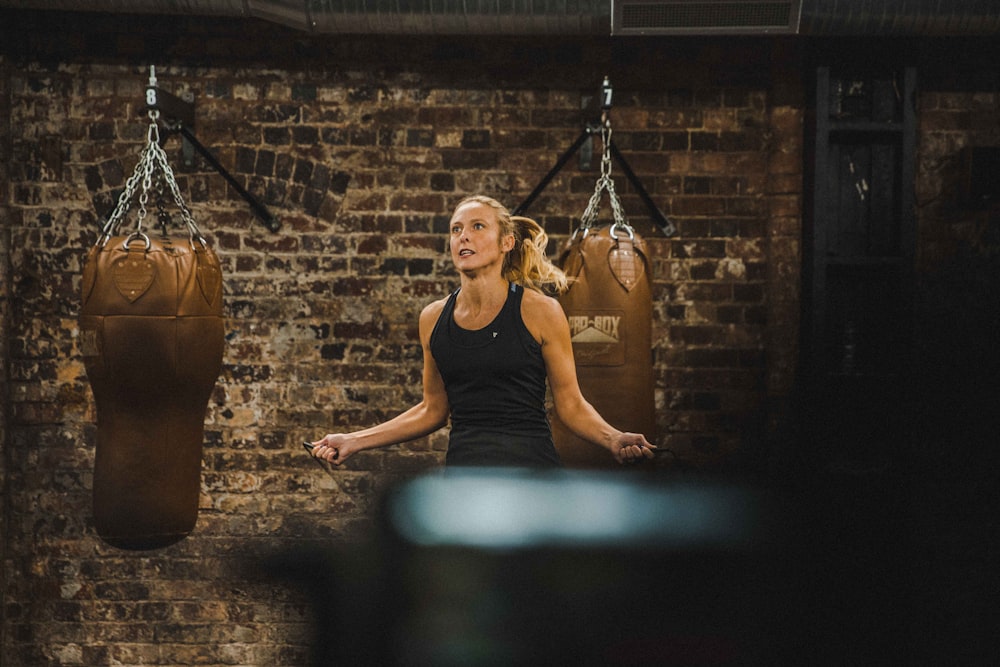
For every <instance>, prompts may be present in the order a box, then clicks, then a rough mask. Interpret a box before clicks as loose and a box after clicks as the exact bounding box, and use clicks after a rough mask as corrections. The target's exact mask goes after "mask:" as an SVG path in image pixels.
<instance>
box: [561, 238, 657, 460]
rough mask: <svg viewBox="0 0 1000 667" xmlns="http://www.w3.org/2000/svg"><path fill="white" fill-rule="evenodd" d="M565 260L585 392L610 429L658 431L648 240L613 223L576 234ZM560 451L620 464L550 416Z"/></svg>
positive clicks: (566, 300)
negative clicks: (612, 226) (615, 226)
mask: <svg viewBox="0 0 1000 667" xmlns="http://www.w3.org/2000/svg"><path fill="white" fill-rule="evenodd" d="M559 264H560V266H561V267H562V269H563V271H565V272H566V274H567V277H568V278H569V280H570V288H569V290H568V291H567V292H566V293H564V294H563V295H562V296H561V297H560V298H559V302H560V303H561V304H562V307H563V310H565V311H566V316H567V317H568V318H569V326H570V336H571V337H572V341H573V356H574V357H575V360H576V369H577V376H578V378H579V382H580V389H581V390H582V391H583V395H584V397H585V398H586V399H587V400H588V401H590V403H591V405H593V406H594V407H595V408H596V409H597V411H598V412H599V413H600V414H601V416H602V417H604V419H605V420H606V421H607V422H608V423H609V424H611V425H612V426H614V427H616V428H618V429H620V430H623V431H632V432H635V433H642V434H643V435H645V436H646V438H647V439H648V440H650V441H652V440H653V438H654V436H655V431H656V417H655V412H654V410H655V408H654V396H653V388H654V378H653V364H652V359H651V355H652V347H651V337H652V333H651V322H652V311H653V306H652V295H651V291H652V290H651V284H650V275H651V271H650V267H649V260H648V256H647V254H646V244H645V242H644V241H643V240H642V238H641V237H640V236H639V235H638V234H634V233H633V234H632V235H631V236H630V235H629V234H628V233H626V232H625V231H622V230H620V229H616V230H615V232H614V234H612V231H611V227H610V226H605V227H601V228H591V229H590V230H589V231H588V233H586V234H583V233H578V234H576V235H575V236H574V238H572V239H570V241H569V242H568V243H567V245H566V247H565V248H564V249H563V251H562V253H561V255H560V258H559ZM551 421H552V433H553V438H554V440H555V445H556V450H557V451H558V452H559V456H560V458H562V460H563V463H564V464H566V465H567V466H569V467H581V468H604V467H617V466H618V463H617V462H616V461H615V459H614V458H613V457H612V456H611V455H610V453H609V452H608V451H607V450H606V449H603V448H601V447H598V446H597V445H594V444H593V443H590V442H587V441H585V440H582V439H581V438H579V437H577V436H576V435H575V434H573V433H572V432H571V431H570V430H569V429H568V428H567V427H566V426H565V425H564V424H563V423H562V421H561V420H560V419H559V417H558V415H556V414H555V413H553V414H552V415H551Z"/></svg>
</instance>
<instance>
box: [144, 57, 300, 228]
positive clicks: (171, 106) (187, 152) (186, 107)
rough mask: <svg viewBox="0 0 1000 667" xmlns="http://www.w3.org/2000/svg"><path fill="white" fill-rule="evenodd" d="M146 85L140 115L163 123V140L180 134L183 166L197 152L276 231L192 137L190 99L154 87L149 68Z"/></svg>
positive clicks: (270, 217) (274, 222)
mask: <svg viewBox="0 0 1000 667" xmlns="http://www.w3.org/2000/svg"><path fill="white" fill-rule="evenodd" d="M149 70H150V76H149V85H148V86H147V87H146V105H145V107H144V108H143V112H144V113H149V112H157V113H158V114H159V119H160V120H161V121H162V122H163V124H164V126H165V129H166V132H165V134H164V139H163V140H164V141H165V140H166V136H167V135H168V134H169V133H174V132H176V133H178V134H180V135H181V139H182V141H183V145H182V147H181V151H182V153H183V158H184V163H185V164H186V165H189V166H190V165H191V164H192V162H193V157H194V156H193V153H194V152H195V151H197V153H198V154H199V155H201V156H202V157H203V158H204V159H205V161H206V162H208V164H209V165H211V166H212V168H213V169H215V170H216V171H217V172H219V174H221V175H222V177H223V178H224V179H226V182H227V183H229V185H231V186H232V187H233V189H234V190H236V192H237V193H238V194H239V195H240V197H242V198H243V199H244V200H245V201H246V202H247V204H249V205H250V208H251V210H253V213H254V215H255V216H257V218H258V219H259V220H260V221H261V222H263V223H264V226H265V227H267V228H268V229H269V230H270V231H272V232H277V231H278V230H280V229H281V223H280V222H278V220H277V219H276V218H275V217H274V216H273V215H271V212H270V211H268V210H267V207H266V206H264V205H263V204H262V203H261V202H260V201H258V200H257V198H256V197H254V196H253V195H252V194H251V193H250V192H249V191H247V189H246V188H244V187H243V186H242V185H241V184H240V183H239V181H237V180H236V179H235V178H234V177H233V176H232V174H230V173H229V172H228V171H227V170H226V168H225V167H224V166H222V163H220V162H219V160H218V159H217V158H216V157H215V156H214V155H213V154H212V152H211V151H209V150H208V149H207V148H206V147H205V146H204V145H203V144H202V143H201V142H200V141H198V138H197V137H195V135H194V133H193V132H192V128H193V127H194V100H193V98H192V99H189V100H186V99H182V98H180V97H177V96H176V95H173V94H171V93H169V92H167V91H165V90H163V89H162V88H159V87H158V86H157V85H156V73H155V70H154V69H153V67H150V68H149Z"/></svg>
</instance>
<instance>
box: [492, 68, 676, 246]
mask: <svg viewBox="0 0 1000 667" xmlns="http://www.w3.org/2000/svg"><path fill="white" fill-rule="evenodd" d="M598 99H599V100H600V107H601V122H600V123H599V124H596V125H589V124H588V125H585V127H584V128H583V132H581V133H580V136H579V137H577V138H576V141H574V142H573V144H572V145H571V146H570V147H569V148H568V149H567V150H566V152H565V153H563V154H562V155H561V156H559V159H558V160H556V163H555V165H553V167H552V169H550V170H549V172H548V173H547V174H545V176H544V177H542V180H541V181H540V182H539V183H538V185H537V186H535V189H534V190H532V191H531V194H529V195H528V196H527V197H526V198H525V199H524V201H522V202H521V203H520V204H518V205H517V206H516V207H515V208H514V210H513V211H511V213H513V214H514V215H524V214H525V212H526V211H527V210H528V207H529V206H531V204H532V203H533V202H534V201H535V199H537V198H538V195H540V194H541V193H542V191H543V190H545V188H546V187H548V185H549V183H551V182H552V179H553V178H555V175H556V174H558V173H559V171H560V170H561V169H562V168H563V167H565V166H566V163H567V162H569V161H570V158H572V157H573V155H574V154H575V153H576V152H577V151H579V150H580V148H581V147H583V146H585V145H586V144H587V143H588V141H590V140H591V137H592V135H594V134H600V132H601V127H602V126H603V124H604V123H605V122H606V121H607V115H608V112H609V111H610V110H611V101H612V88H611V83H610V82H609V81H608V78H607V77H605V78H604V81H603V82H602V83H601V90H600V95H599V97H598ZM608 146H609V149H610V151H611V157H612V158H613V159H614V160H615V162H617V163H618V165H619V166H620V167H621V169H622V173H624V174H625V178H627V179H628V181H629V183H631V184H632V187H633V188H635V191H636V194H638V195H639V199H641V200H642V202H643V203H644V204H645V205H646V208H648V209H649V216H650V217H651V218H652V219H653V222H654V223H655V224H656V226H657V227H659V228H660V231H662V232H663V235H664V236H673V235H674V234H676V233H677V227H676V226H675V225H674V223H673V221H671V220H670V218H669V217H667V216H666V215H665V214H664V213H663V212H662V211H661V210H660V209H659V208H657V206H656V203H655V202H653V198H652V197H650V196H649V193H648V192H647V191H646V188H645V187H643V185H642V182H641V181H640V180H639V178H638V177H637V176H636V175H635V172H634V171H632V168H631V167H630V166H629V164H628V162H626V161H625V157H624V156H623V155H622V154H621V151H619V150H618V147H617V146H615V142H614V140H612V141H610V142H608Z"/></svg>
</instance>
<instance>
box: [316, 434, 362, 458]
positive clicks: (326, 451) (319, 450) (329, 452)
mask: <svg viewBox="0 0 1000 667" xmlns="http://www.w3.org/2000/svg"><path fill="white" fill-rule="evenodd" d="M312 446H313V450H312V455H313V456H315V457H316V458H318V459H323V460H324V461H329V462H330V463H332V464H333V465H337V466H339V465H340V464H341V463H343V462H344V461H346V460H347V458H348V457H349V456H350V455H351V454H353V453H354V451H355V450H354V449H353V448H352V447H351V437H350V435H348V434H346V433H327V434H326V435H325V436H323V437H322V438H320V439H319V440H316V441H315V442H313V443H312Z"/></svg>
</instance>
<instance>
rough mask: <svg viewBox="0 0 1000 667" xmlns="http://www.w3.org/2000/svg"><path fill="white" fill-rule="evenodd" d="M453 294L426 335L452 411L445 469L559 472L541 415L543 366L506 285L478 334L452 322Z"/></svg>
mask: <svg viewBox="0 0 1000 667" xmlns="http://www.w3.org/2000/svg"><path fill="white" fill-rule="evenodd" d="M458 292H459V290H455V291H454V292H453V293H452V294H451V296H449V297H448V301H447V302H446V303H445V306H444V310H443V311H442V312H441V316H440V317H439V318H438V321H437V323H436V324H435V325H434V331H433V332H432V333H431V354H432V355H433V356H434V361H435V363H437V367H438V370H439V371H440V372H441V378H442V379H443V380H444V386H445V391H446V392H447V394H448V404H449V406H450V408H451V435H450V436H449V441H448V454H447V458H446V463H447V464H448V465H479V466H490V465H495V466H511V465H513V466H558V465H560V462H559V455H558V454H557V453H556V450H555V447H554V445H553V443H552V429H551V427H550V426H549V421H548V418H547V417H546V415H545V362H544V360H543V359H542V347H541V345H539V344H538V341H536V340H535V339H534V338H533V337H532V335H531V333H530V332H529V331H528V328H527V327H526V326H525V325H524V320H523V319H522V318H521V298H522V297H523V295H524V288H523V287H521V286H520V285H516V284H511V286H510V290H509V291H508V292H507V300H506V302H505V303H504V306H503V308H502V309H501V310H500V313H499V314H498V315H497V316H496V318H495V319H494V320H493V321H492V322H491V323H490V324H488V325H487V326H486V327H484V328H482V329H479V330H477V331H470V330H468V329H463V328H461V327H460V326H458V325H457V324H456V323H455V318H454V312H455V299H456V298H457V297H458Z"/></svg>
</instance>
